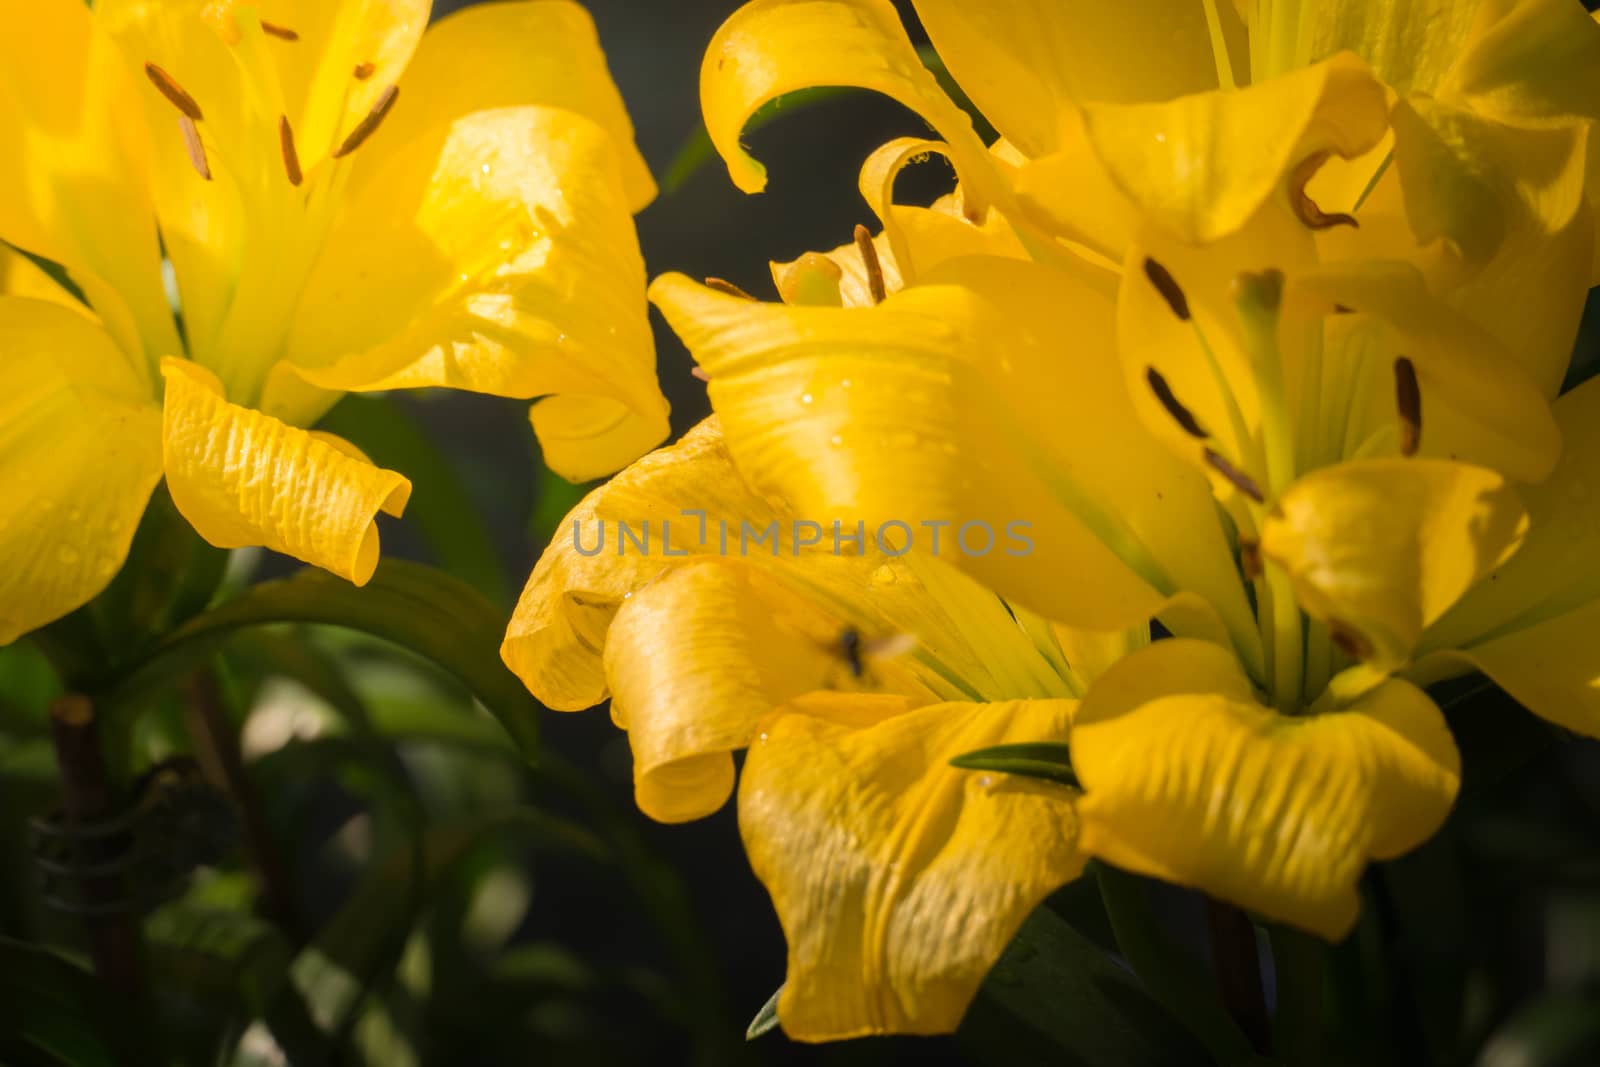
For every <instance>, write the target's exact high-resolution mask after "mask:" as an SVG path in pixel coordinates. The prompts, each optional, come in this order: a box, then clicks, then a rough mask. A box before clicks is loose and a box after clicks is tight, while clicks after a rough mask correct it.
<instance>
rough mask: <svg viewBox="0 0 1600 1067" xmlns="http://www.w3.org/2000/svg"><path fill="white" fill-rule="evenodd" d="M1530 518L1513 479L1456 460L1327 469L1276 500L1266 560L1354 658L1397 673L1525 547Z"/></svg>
mask: <svg viewBox="0 0 1600 1067" xmlns="http://www.w3.org/2000/svg"><path fill="white" fill-rule="evenodd" d="M1527 530H1528V516H1527V513H1526V512H1525V511H1524V510H1523V508H1522V504H1521V502H1520V501H1519V500H1518V499H1517V495H1516V493H1515V492H1514V491H1513V490H1512V489H1511V488H1510V487H1508V486H1507V485H1506V483H1505V480H1504V479H1503V478H1502V477H1501V476H1500V475H1498V474H1496V473H1494V472H1493V471H1490V470H1486V469H1484V468H1482V467H1469V466H1467V465H1466V464H1462V463H1451V462H1449V461H1447V460H1429V459H1397V458H1389V459H1371V460H1359V461H1355V462H1350V463H1340V464H1337V465H1335V466H1332V467H1324V468H1322V469H1321V470H1318V471H1313V472H1312V473H1311V474H1309V475H1307V476H1306V477H1304V478H1301V479H1300V480H1299V481H1298V482H1296V483H1295V484H1294V485H1293V486H1292V487H1290V489H1289V490H1288V491H1287V492H1286V493H1284V494H1283V495H1282V496H1281V497H1279V498H1278V501H1277V504H1276V506H1275V507H1274V508H1273V509H1272V511H1271V512H1270V513H1269V514H1268V515H1267V518H1266V521H1265V522H1264V523H1263V524H1262V530H1261V552H1262V555H1263V556H1266V557H1267V558H1268V559H1270V560H1272V561H1273V562H1274V563H1276V564H1277V565H1279V566H1281V567H1283V568H1284V569H1285V570H1286V571H1288V572H1289V576H1290V578H1291V579H1292V580H1293V582H1294V588H1295V594H1296V596H1297V598H1298V599H1299V601H1300V604H1301V606H1302V607H1304V608H1305V610H1306V611H1307V612H1309V613H1310V614H1311V615H1312V616H1314V617H1316V618H1318V619H1321V620H1323V621H1325V622H1327V623H1328V624H1329V626H1330V627H1333V628H1334V629H1335V630H1336V632H1341V631H1342V632H1344V633H1345V634H1346V635H1347V636H1346V637H1345V638H1344V640H1345V641H1346V642H1347V643H1348V644H1349V645H1351V646H1352V647H1354V648H1355V649H1357V650H1358V651H1357V652H1356V653H1355V655H1356V658H1358V659H1361V660H1363V661H1365V662H1366V663H1367V664H1368V665H1369V666H1371V667H1372V668H1373V669H1375V670H1379V671H1386V670H1393V669H1394V668H1396V667H1399V666H1400V665H1401V664H1403V663H1405V662H1406V660H1408V659H1409V658H1410V656H1411V653H1412V652H1413V650H1414V649H1415V648H1416V647H1417V642H1418V639H1419V638H1420V637H1421V635H1422V631H1423V630H1424V629H1426V628H1427V627H1428V626H1430V625H1432V624H1433V623H1434V622H1436V621H1437V620H1438V619H1439V618H1440V617H1441V616H1442V615H1443V614H1444V613H1445V611H1446V610H1447V609H1449V608H1450V607H1451V606H1452V605H1453V604H1455V602H1456V601H1457V600H1459V599H1461V597H1462V595H1463V594H1464V593H1466V591H1467V590H1468V589H1470V588H1471V587H1472V586H1473V585H1474V584H1476V583H1477V582H1478V581H1480V580H1482V579H1483V578H1484V577H1485V576H1486V575H1487V574H1489V572H1490V571H1492V570H1493V569H1494V568H1495V567H1496V566H1498V565H1500V564H1502V563H1504V562H1505V561H1506V560H1507V559H1508V558H1510V556H1511V554H1512V553H1513V552H1515V551H1516V549H1517V546H1518V545H1519V544H1521V542H1522V538H1523V536H1524V535H1525V534H1526V533H1527Z"/></svg>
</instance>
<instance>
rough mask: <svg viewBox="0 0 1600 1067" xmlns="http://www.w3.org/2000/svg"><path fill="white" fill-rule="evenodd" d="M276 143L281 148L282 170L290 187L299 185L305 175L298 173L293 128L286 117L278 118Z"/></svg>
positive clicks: (297, 155)
mask: <svg viewBox="0 0 1600 1067" xmlns="http://www.w3.org/2000/svg"><path fill="white" fill-rule="evenodd" d="M278 143H279V145H280V146H281V147H282V148H283V170H284V173H286V174H287V175H289V184H290V185H299V184H300V183H301V181H303V180H304V178H305V175H304V174H302V173H301V171H300V155H299V153H298V152H296V151H295V148H294V127H292V126H290V125H289V117H288V116H287V115H280V116H278Z"/></svg>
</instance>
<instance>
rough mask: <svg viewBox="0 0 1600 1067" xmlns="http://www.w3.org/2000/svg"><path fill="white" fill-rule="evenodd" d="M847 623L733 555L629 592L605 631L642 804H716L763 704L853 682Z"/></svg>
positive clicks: (693, 810) (698, 813) (681, 808)
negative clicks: (842, 637)
mask: <svg viewBox="0 0 1600 1067" xmlns="http://www.w3.org/2000/svg"><path fill="white" fill-rule="evenodd" d="M840 629H841V625H840V622H839V621H838V620H837V619H836V618H834V617H831V616H830V615H829V614H828V613H827V612H825V611H824V610H822V609H821V608H819V607H818V606H816V605H815V604H812V603H810V602H808V601H807V600H806V599H805V598H804V597H800V596H797V595H796V594H795V593H794V592H793V591H792V590H788V589H785V588H784V587H783V586H782V585H780V584H779V583H777V582H775V581H774V580H772V579H771V578H770V577H767V576H764V575H762V574H761V573H760V572H759V571H755V570H752V569H750V568H748V567H745V566H742V565H741V564H740V563H739V561H737V560H703V561H700V562H697V563H695V564H692V565H689V566H684V567H679V568H677V569H675V570H673V571H671V572H669V573H666V574H663V575H662V576H661V577H660V578H659V579H658V580H657V581H654V582H652V583H650V584H649V585H648V586H646V587H645V588H643V589H640V590H639V591H638V592H637V593H635V594H634V595H633V596H632V597H631V598H629V599H628V601H627V603H625V604H624V605H623V606H622V607H621V609H620V610H618V612H617V616H616V619H615V620H614V621H613V622H612V625H611V630H610V632H609V633H608V634H607V637H606V649H605V667H606V680H607V682H608V683H609V685H610V688H611V693H612V699H611V715H612V718H613V719H615V720H616V722H617V725H618V726H621V727H622V728H623V729H625V730H627V731H628V743H629V747H630V748H631V749H632V750H633V780H634V797H635V799H636V800H637V802H638V804H639V809H640V810H641V811H643V812H644V813H645V814H646V815H649V816H650V817H651V818H653V819H659V820H661V821H663V822H683V821H686V820H689V819H698V818H701V817H703V816H706V815H710V814H711V813H712V812H714V811H716V810H717V809H718V808H720V807H721V806H722V805H723V803H724V802H726V801H727V799H728V797H729V796H731V795H732V793H733V778H734V769H733V757H732V755H731V753H732V752H733V751H734V750H735V749H740V748H744V747H745V746H746V745H748V744H749V743H750V741H751V739H752V738H753V737H754V735H755V730H756V723H757V722H758V721H759V720H760V718H761V717H762V716H763V715H766V714H767V713H768V712H770V711H771V710H772V709H773V708H775V707H777V706H779V705H781V704H784V703H786V702H787V701H789V700H792V699H794V698H795V697H798V696H801V695H802V694H805V693H809V692H812V691H813V690H818V689H822V688H825V687H829V686H830V685H837V686H846V687H848V686H849V685H850V684H851V683H852V681H853V680H852V679H851V677H850V671H849V667H848V666H847V665H846V663H845V662H844V660H843V659H842V658H841V657H840V656H839V655H838V654H836V653H835V652H834V649H835V648H836V647H837V641H838V635H839V632H840ZM884 668H888V669H895V670H896V672H897V674H899V673H900V672H898V669H897V668H894V666H893V665H887V664H886V665H874V672H875V674H881V673H882V670H883V669H884ZM878 684H882V683H881V682H879V683H878ZM911 693H912V694H917V695H918V696H919V699H916V700H914V701H913V702H914V703H924V702H925V700H926V697H925V696H921V695H920V694H919V693H918V690H917V689H916V688H915V687H912V688H911Z"/></svg>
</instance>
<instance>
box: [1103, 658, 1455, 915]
mask: <svg viewBox="0 0 1600 1067" xmlns="http://www.w3.org/2000/svg"><path fill="white" fill-rule="evenodd" d="M1072 763H1073V767H1074V769H1075V770H1076V771H1077V774H1078V779H1079V781H1080V782H1082V783H1083V789H1084V796H1083V797H1082V799H1081V800H1080V801H1079V806H1078V810H1079V816H1080V819H1081V822H1082V829H1081V837H1080V840H1081V843H1082V847H1083V849H1084V851H1086V852H1088V853H1089V854H1091V855H1095V856H1099V857H1102V858H1104V859H1106V860H1107V861H1109V862H1111V863H1114V864H1116V865H1117V866H1119V867H1124V868H1126V869H1128V870H1132V871H1137V872H1139V873H1142V874H1148V875H1151V876H1154V877H1158V878H1164V879H1166V880H1168V881H1172V882H1176V883H1178V884H1180V885H1188V886H1194V887H1196V888H1199V889H1203V890H1205V891H1206V892H1208V893H1211V894H1213V895H1215V896H1218V897H1221V898H1223V899H1226V900H1230V901H1233V902H1234V903H1236V904H1239V905H1242V906H1244V907H1247V908H1251V909H1254V910H1257V911H1260V912H1262V913H1263V914H1266V915H1269V916H1271V917H1272V918H1275V919H1281V920H1283V921H1285V922H1290V923H1293V924H1295V925H1297V926H1300V927H1303V928H1305V929H1308V930H1311V931H1313V932H1315V933H1318V934H1321V935H1322V936H1323V937H1326V938H1328V939H1329V940H1338V939H1340V938H1342V937H1343V936H1344V935H1345V934H1346V933H1347V932H1349V930H1350V927H1351V926H1352V925H1353V924H1354V923H1355V920H1356V915H1357V913H1358V911H1359V908H1360V898H1359V896H1358V894H1357V892H1356V882H1357V880H1358V879H1359V878H1360V876H1361V872H1362V870H1363V868H1364V867H1365V866H1366V864H1367V862H1368V861H1369V860H1374V859H1390V858H1393V857H1395V856H1398V855H1400V854H1402V853H1404V852H1406V851H1408V850H1410V849H1411V848H1414V847H1416V846H1417V845H1418V844H1420V843H1421V842H1422V841H1424V840H1426V839H1427V837H1428V836H1429V835H1431V834H1432V833H1433V832H1434V831H1435V830H1436V829H1438V827H1439V825H1440V824H1441V823H1442V822H1443V821H1444V818H1445V816H1446V815H1447V814H1448V813H1449V810H1450V806H1451V804H1452V803H1453V802H1454V800H1455V795H1456V791H1457V789H1458V787H1459V785H1460V773H1461V769H1460V757H1459V756H1458V754H1457V752H1456V748H1455V744H1454V742H1453V741H1452V740H1451V737H1450V732H1449V730H1448V729H1447V728H1446V726H1445V723H1444V717H1443V716H1442V715H1440V714H1439V711H1438V709H1437V708H1436V707H1434V705H1433V702H1432V701H1430V700H1429V699H1428V697H1427V695H1426V694H1424V693H1423V692H1422V691H1421V690H1420V689H1418V688H1416V687H1415V686H1413V685H1411V684H1410V683H1409V682H1404V681H1400V680H1398V679H1391V680H1389V681H1387V682H1384V683H1383V684H1381V685H1380V686H1378V687H1377V688H1375V689H1373V690H1371V691H1370V692H1368V693H1367V694H1366V695H1364V696H1363V697H1362V698H1361V699H1360V700H1358V701H1357V702H1356V703H1354V704H1352V705H1351V706H1350V707H1348V708H1346V709H1344V710H1342V711H1337V712H1331V713H1328V714H1325V715H1317V716H1311V717H1297V718H1291V717H1288V716H1284V715H1281V714H1279V713H1277V712H1275V711H1273V710H1271V709H1270V708H1266V707H1263V706H1262V705H1261V704H1259V703H1257V701H1256V698H1255V695H1254V693H1253V691H1252V689H1251V686H1250V683H1249V681H1248V680H1247V679H1246V678H1245V676H1244V674H1243V673H1242V672H1241V671H1240V669H1239V667H1238V665H1237V662H1236V661H1235V660H1234V659H1233V657H1232V656H1231V654H1230V653H1228V652H1227V651H1226V650H1224V649H1222V648H1219V647H1218V646H1216V645H1212V644H1209V643H1206V642H1197V641H1189V640H1184V639H1174V640H1169V641H1158V642H1156V643H1155V644H1153V645H1151V646H1150V647H1149V648H1147V649H1145V650H1143V651H1141V652H1137V653H1134V654H1133V655H1131V656H1129V657H1128V658H1126V659H1124V660H1123V661H1122V662H1120V663H1119V664H1117V665H1116V666H1114V667H1112V668H1111V670H1109V671H1108V672H1106V673H1105V674H1104V675H1102V676H1101V677H1100V679H1099V680H1098V681H1097V682H1096V683H1095V684H1094V685H1093V686H1091V687H1090V689H1089V692H1088V694H1087V695H1086V696H1085V698H1084V701H1083V704H1082V706H1081V707H1080V709H1079V714H1078V719H1077V724H1076V725H1075V727H1074V729H1073V733H1072Z"/></svg>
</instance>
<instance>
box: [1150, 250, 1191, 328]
mask: <svg viewBox="0 0 1600 1067" xmlns="http://www.w3.org/2000/svg"><path fill="white" fill-rule="evenodd" d="M1144 275H1145V277H1146V278H1149V279H1150V284H1151V285H1153V286H1155V287H1156V292H1158V293H1160V294H1161V299H1163V300H1165V301H1166V302H1167V306H1168V307H1169V308H1171V309H1172V313H1173V314H1174V315H1176V316H1178V318H1179V319H1180V320H1182V321H1184V322H1188V321H1189V298H1188V297H1186V296H1184V295H1183V288H1182V287H1181V286H1179V285H1178V280H1177V279H1176V278H1174V277H1173V276H1172V273H1171V272H1170V271H1168V270H1167V268H1165V267H1163V266H1162V265H1161V264H1159V263H1157V262H1156V261H1155V260H1153V259H1151V258H1150V257H1149V256H1146V257H1145V259H1144Z"/></svg>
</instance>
